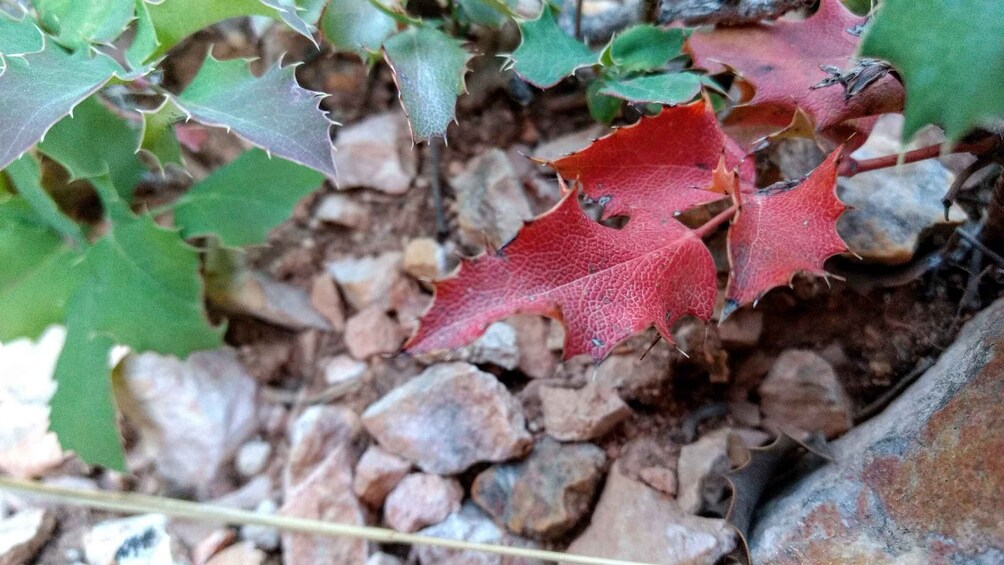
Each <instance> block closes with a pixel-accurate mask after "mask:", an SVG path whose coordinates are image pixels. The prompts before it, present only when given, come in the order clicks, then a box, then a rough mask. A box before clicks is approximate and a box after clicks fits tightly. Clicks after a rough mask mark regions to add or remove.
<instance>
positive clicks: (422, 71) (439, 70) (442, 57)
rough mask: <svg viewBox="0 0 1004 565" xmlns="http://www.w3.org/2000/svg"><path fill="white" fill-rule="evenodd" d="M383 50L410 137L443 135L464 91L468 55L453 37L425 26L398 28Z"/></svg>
mask: <svg viewBox="0 0 1004 565" xmlns="http://www.w3.org/2000/svg"><path fill="white" fill-rule="evenodd" d="M383 49H384V55H385V56H386V58H387V64H389V65H390V67H391V69H392V70H393V71H394V82H395V83H396V84H397V89H398V92H399V93H400V96H401V105H402V106H404V111H405V113H406V114H407V115H408V123H410V124H411V135H412V137H413V138H414V140H415V141H422V140H428V139H430V138H432V137H437V136H445V135H446V127H447V126H448V125H449V123H450V122H451V121H452V120H453V113H454V107H455V106H456V104H457V96H458V95H460V94H461V93H463V92H464V75H465V74H466V73H467V60H468V59H470V58H471V56H470V54H469V53H467V51H465V50H464V49H463V48H462V47H461V46H460V42H459V41H457V40H456V39H453V38H452V37H450V36H448V35H446V34H445V33H443V32H441V31H439V30H436V29H432V28H429V27H412V28H410V29H407V30H405V31H402V32H401V33H399V34H397V35H395V36H393V37H391V38H390V39H388V40H387V41H385V42H384V44H383Z"/></svg>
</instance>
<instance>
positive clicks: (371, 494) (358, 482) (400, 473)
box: [352, 445, 411, 508]
mask: <svg viewBox="0 0 1004 565" xmlns="http://www.w3.org/2000/svg"><path fill="white" fill-rule="evenodd" d="M410 470H411V462H410V461H408V460H407V459H404V458H401V457H398V456H397V455H394V454H393V453H387V452H386V451H384V450H383V449H381V448H380V446H378V445H371V446H369V448H368V449H366V452H365V453H363V456H362V457H361V458H360V459H359V464H358V465H356V476H355V478H354V479H353V480H352V490H353V492H355V493H356V496H358V497H359V500H362V501H363V502H365V503H366V504H369V505H370V506H372V507H374V508H379V507H380V506H382V505H383V501H384V499H386V498H387V495H388V494H389V493H390V491H391V490H393V489H394V487H395V486H397V483H399V482H400V481H401V479H403V478H404V476H405V475H407V474H408V471H410Z"/></svg>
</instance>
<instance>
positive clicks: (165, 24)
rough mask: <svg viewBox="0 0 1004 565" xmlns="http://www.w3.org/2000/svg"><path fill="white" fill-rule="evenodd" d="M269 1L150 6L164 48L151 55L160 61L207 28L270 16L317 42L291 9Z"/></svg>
mask: <svg viewBox="0 0 1004 565" xmlns="http://www.w3.org/2000/svg"><path fill="white" fill-rule="evenodd" d="M273 4H275V3H274V2H271V1H265V0H163V1H162V2H160V3H157V4H154V3H152V2H148V5H147V8H148V9H149V11H150V19H151V21H152V22H153V27H154V29H155V30H156V32H157V41H158V42H159V43H160V45H159V46H158V47H157V50H156V51H155V52H154V53H153V54H151V57H156V56H159V55H162V54H164V53H166V52H167V50H168V49H170V48H172V47H174V46H175V45H177V44H178V42H180V41H181V40H182V39H184V38H186V37H188V36H189V35H192V34H193V33H195V32H197V31H199V30H200V29H202V28H204V27H209V26H211V25H213V24H215V23H219V22H222V21H223V20H228V19H230V18H240V17H244V16H268V17H270V18H274V19H278V20H282V21H284V22H286V24H287V25H289V26H290V27H291V28H293V29H294V30H295V31H297V32H299V33H301V34H304V35H305V36H306V37H307V38H308V39H310V40H311V41H314V38H313V35H312V34H311V33H310V26H309V25H307V24H306V23H305V22H303V20H302V19H300V17H299V16H298V15H297V14H296V11H295V10H293V9H292V8H291V7H290V6H288V5H278V7H276V6H275V5H273Z"/></svg>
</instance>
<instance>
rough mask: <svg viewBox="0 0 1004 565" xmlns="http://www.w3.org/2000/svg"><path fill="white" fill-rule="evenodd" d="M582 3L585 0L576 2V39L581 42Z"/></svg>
mask: <svg viewBox="0 0 1004 565" xmlns="http://www.w3.org/2000/svg"><path fill="white" fill-rule="evenodd" d="M582 2H583V0H576V2H575V39H578V40H579V41H582Z"/></svg>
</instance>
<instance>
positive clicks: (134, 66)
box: [125, 0, 160, 73]
mask: <svg viewBox="0 0 1004 565" xmlns="http://www.w3.org/2000/svg"><path fill="white" fill-rule="evenodd" d="M135 1H136V31H135V32H134V33H133V38H132V43H130V44H129V47H128V48H127V49H126V52H125V60H126V62H127V63H128V65H129V69H130V70H132V71H134V72H138V73H145V71H146V70H147V69H148V68H150V67H153V66H154V64H155V62H154V63H150V60H151V59H152V58H153V55H154V53H156V52H157V49H158V48H159V47H160V40H159V39H157V30H156V28H154V25H153V17H151V16H150V9H149V6H148V5H147V3H146V0H135Z"/></svg>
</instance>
